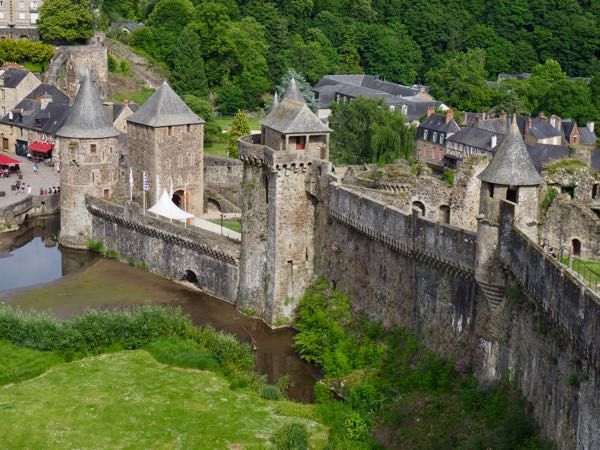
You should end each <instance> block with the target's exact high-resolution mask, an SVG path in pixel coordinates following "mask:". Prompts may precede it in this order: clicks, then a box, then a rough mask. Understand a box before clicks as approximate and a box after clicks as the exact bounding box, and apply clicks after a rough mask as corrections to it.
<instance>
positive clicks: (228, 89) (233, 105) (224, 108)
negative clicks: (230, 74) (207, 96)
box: [217, 82, 244, 114]
mask: <svg viewBox="0 0 600 450" xmlns="http://www.w3.org/2000/svg"><path fill="white" fill-rule="evenodd" d="M243 97H244V93H243V92H242V90H241V89H240V87H239V86H238V85H237V84H233V83H231V82H229V83H227V84H225V85H224V86H223V87H222V88H221V89H220V90H219V91H218V96H217V101H218V103H219V111H221V112H222V113H223V114H234V113H235V112H236V111H237V110H239V109H242V108H243V107H244V99H243Z"/></svg>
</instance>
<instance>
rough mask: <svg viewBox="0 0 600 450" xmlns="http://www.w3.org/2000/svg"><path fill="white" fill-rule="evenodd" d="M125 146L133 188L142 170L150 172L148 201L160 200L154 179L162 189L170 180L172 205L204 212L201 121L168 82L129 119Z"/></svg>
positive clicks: (138, 182)
mask: <svg viewBox="0 0 600 450" xmlns="http://www.w3.org/2000/svg"><path fill="white" fill-rule="evenodd" d="M127 146H128V160H129V164H130V166H131V167H132V169H133V174H134V186H135V188H134V189H135V190H136V191H139V192H141V189H142V176H143V175H142V174H143V171H145V172H146V174H147V176H148V181H149V183H150V186H151V187H150V191H149V193H148V194H149V199H148V200H149V203H148V204H149V205H150V206H151V205H152V204H154V203H156V202H157V201H158V198H156V192H157V189H156V183H157V179H158V182H159V183H160V186H161V189H169V188H170V185H171V180H172V182H173V201H174V202H175V204H177V206H179V207H180V208H181V209H184V208H185V209H187V210H188V211H189V212H190V213H192V214H194V215H200V214H202V212H203V211H202V208H203V198H202V197H203V195H204V181H203V176H204V175H203V170H204V162H203V158H204V120H202V119H201V118H200V117H198V116H197V115H196V114H194V113H193V112H192V110H191V109H190V108H189V107H188V106H187V105H186V104H185V103H184V101H183V100H182V99H181V98H179V96H178V95H177V94H176V93H175V91H173V89H171V87H170V86H169V85H168V84H167V83H166V82H165V83H163V84H162V86H161V87H160V88H158V90H157V91H156V92H155V93H154V94H153V95H152V96H151V97H150V98H149V99H148V100H147V101H146V103H144V104H143V105H142V106H141V107H140V108H139V109H138V110H137V111H136V113H135V114H133V115H132V116H130V117H129V118H128V119H127ZM184 190H185V192H186V193H187V199H184ZM159 195H160V194H159Z"/></svg>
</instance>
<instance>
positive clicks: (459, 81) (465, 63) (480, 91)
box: [427, 49, 492, 111]
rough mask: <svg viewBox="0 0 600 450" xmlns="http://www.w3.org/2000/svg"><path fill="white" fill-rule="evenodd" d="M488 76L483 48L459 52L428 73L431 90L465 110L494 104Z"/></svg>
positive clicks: (475, 109) (480, 108) (447, 101)
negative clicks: (487, 80)
mask: <svg viewBox="0 0 600 450" xmlns="http://www.w3.org/2000/svg"><path fill="white" fill-rule="evenodd" d="M486 77H487V72H486V70H485V52H484V51H483V50H481V49H472V50H469V51H467V52H466V53H457V54H455V55H454V56H452V57H450V58H448V59H446V61H445V62H444V64H443V65H442V66H441V67H440V68H439V69H433V70H431V71H430V72H429V73H428V74H427V79H428V81H429V89H430V92H431V94H432V95H433V96H434V97H436V98H438V99H440V100H442V101H443V102H445V103H447V104H449V105H451V106H453V107H456V108H458V109H461V110H463V111H483V110H486V109H488V108H490V107H491V106H492V104H491V103H492V102H491V100H492V91H491V89H490V88H489V87H488V86H487V84H486Z"/></svg>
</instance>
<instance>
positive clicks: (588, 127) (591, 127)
mask: <svg viewBox="0 0 600 450" xmlns="http://www.w3.org/2000/svg"><path fill="white" fill-rule="evenodd" d="M586 127H587V129H588V130H590V133H593V132H594V122H588V123H587V125H586Z"/></svg>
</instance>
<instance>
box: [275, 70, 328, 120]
mask: <svg viewBox="0 0 600 450" xmlns="http://www.w3.org/2000/svg"><path fill="white" fill-rule="evenodd" d="M292 78H293V79H294V80H295V81H296V86H297V87H298V90H299V91H300V93H301V94H302V96H303V97H304V101H305V102H306V104H307V105H308V107H309V108H310V109H312V110H313V111H316V110H317V108H318V106H319V103H318V102H317V101H316V100H315V99H314V96H313V93H312V91H311V85H310V83H309V82H308V81H306V78H304V76H303V75H302V74H301V73H300V72H297V71H296V70H295V69H293V68H289V69H288V70H287V72H286V73H285V75H283V76H282V77H281V80H280V81H279V84H278V85H277V88H276V90H277V94H278V95H279V97H280V98H281V96H282V95H283V94H284V93H285V91H287V88H288V85H289V84H290V81H292Z"/></svg>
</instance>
